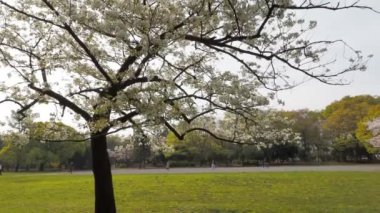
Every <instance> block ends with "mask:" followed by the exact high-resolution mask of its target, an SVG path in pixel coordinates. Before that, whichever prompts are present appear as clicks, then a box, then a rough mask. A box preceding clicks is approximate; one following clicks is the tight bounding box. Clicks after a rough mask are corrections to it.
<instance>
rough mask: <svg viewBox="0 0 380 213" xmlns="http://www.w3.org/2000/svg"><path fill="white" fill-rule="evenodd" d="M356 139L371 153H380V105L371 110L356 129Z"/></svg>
mask: <svg viewBox="0 0 380 213" xmlns="http://www.w3.org/2000/svg"><path fill="white" fill-rule="evenodd" d="M355 133H356V137H357V138H358V139H359V140H360V141H361V142H362V143H363V144H364V146H365V147H366V149H367V151H368V152H369V153H378V152H379V148H380V104H379V105H376V106H373V107H371V108H370V109H369V111H368V114H367V115H366V116H365V117H364V118H362V120H361V121H360V122H359V124H358V128H357V129H356V132H355Z"/></svg>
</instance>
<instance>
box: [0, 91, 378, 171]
mask: <svg viewBox="0 0 380 213" xmlns="http://www.w3.org/2000/svg"><path fill="white" fill-rule="evenodd" d="M275 115H276V116H277V117H276V118H272V119H271V123H265V121H264V120H261V122H262V123H261V125H258V126H260V128H264V129H255V130H252V129H251V128H247V127H246V126H242V128H241V129H242V131H241V132H234V133H233V134H236V135H238V136H236V137H241V140H243V139H244V138H245V139H246V140H247V141H248V142H247V143H246V144H240V143H224V142H222V141H220V140H217V139H215V138H214V137H212V136H210V135H209V134H207V133H202V132H192V133H190V134H188V135H187V136H186V137H185V138H184V140H182V141H181V140H179V139H178V138H177V137H176V136H175V134H174V133H173V132H171V131H169V130H167V129H164V130H159V131H158V132H159V134H158V135H157V134H144V133H140V132H138V131H135V132H134V134H131V135H128V136H121V135H112V136H109V137H108V152H109V155H110V159H111V163H112V164H113V166H114V167H139V168H143V167H146V166H149V167H151V166H163V165H165V163H166V162H167V161H170V162H171V165H172V166H209V165H210V164H211V162H212V161H214V162H216V163H217V164H218V165H223V166H237V165H258V164H260V163H262V162H269V163H273V164H283V163H295V162H298V163H302V162H305V163H320V162H324V161H343V162H373V161H376V160H378V157H379V156H378V153H379V149H378V148H376V146H374V145H372V144H373V141H372V144H371V143H370V142H371V140H372V139H375V138H376V135H373V134H372V132H371V131H370V130H369V128H368V125H367V124H368V123H369V122H370V121H373V120H376V119H378V118H379V117H380V97H373V96H369V95H362V96H355V97H349V96H347V97H344V98H343V99H341V100H339V101H335V102H333V103H331V104H330V105H328V106H327V107H326V108H325V109H324V110H322V111H310V110H307V109H304V110H296V111H276V112H275ZM265 116H266V117H268V113H265ZM200 122H203V123H204V124H203V125H207V126H208V127H209V128H210V127H211V128H213V129H219V130H218V131H229V129H232V128H229V127H231V125H243V122H242V121H236V120H234V119H233V118H232V117H228V116H225V117H224V118H223V119H217V118H211V117H210V118H207V119H203V120H202V121H200ZM183 125H185V123H179V124H178V125H177V128H179V129H181V126H183ZM253 125H254V124H253ZM289 127H290V129H291V131H289ZM183 128H185V127H183ZM265 128H267V129H265ZM284 130H287V131H288V133H286V134H285V133H282V134H280V136H273V135H275V134H274V133H276V132H281V131H284ZM255 131H256V132H255ZM231 134H232V133H231ZM249 134H252V135H254V137H251V136H250V137H248V135H249ZM260 134H266V137H265V140H263V138H261V137H259V136H258V135H260ZM84 137H85V135H83V134H81V133H79V132H77V131H76V130H75V129H73V128H71V127H69V126H66V125H64V124H62V123H52V122H33V123H32V124H31V125H29V127H28V128H27V130H26V131H24V133H20V132H6V133H3V134H2V135H1V139H0V163H1V164H2V165H3V166H4V168H5V169H6V170H10V169H11V170H14V171H19V170H20V169H22V170H26V171H28V170H39V171H43V170H45V169H50V170H51V169H55V170H65V169H66V170H69V169H71V168H74V169H90V168H91V152H90V145H89V144H88V143H86V142H77V141H76V140H75V139H81V138H84ZM286 137H288V138H286ZM43 138H57V139H62V138H70V139H72V140H71V141H70V140H68V141H59V142H52V141H49V142H46V141H44V140H43ZM258 138H259V139H258ZM253 140H256V142H257V141H258V140H261V142H258V143H256V144H255V145H252V144H250V143H249V141H253Z"/></svg>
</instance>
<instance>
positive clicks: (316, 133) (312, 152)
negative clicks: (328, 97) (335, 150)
mask: <svg viewBox="0 0 380 213" xmlns="http://www.w3.org/2000/svg"><path fill="white" fill-rule="evenodd" d="M282 114H283V116H286V117H288V118H289V119H291V120H293V123H292V125H291V127H292V129H293V130H294V131H295V132H297V133H299V134H300V136H301V143H300V146H301V147H300V150H299V151H300V152H299V155H300V157H301V159H303V160H306V161H308V160H311V159H312V158H317V159H318V158H321V157H323V156H321V153H322V152H323V151H324V150H326V149H327V148H328V146H329V144H328V141H326V139H325V138H324V133H323V129H322V119H323V118H322V115H321V114H320V112H315V111H309V110H298V111H288V112H282Z"/></svg>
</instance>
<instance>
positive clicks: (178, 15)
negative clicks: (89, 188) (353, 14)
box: [0, 0, 370, 212]
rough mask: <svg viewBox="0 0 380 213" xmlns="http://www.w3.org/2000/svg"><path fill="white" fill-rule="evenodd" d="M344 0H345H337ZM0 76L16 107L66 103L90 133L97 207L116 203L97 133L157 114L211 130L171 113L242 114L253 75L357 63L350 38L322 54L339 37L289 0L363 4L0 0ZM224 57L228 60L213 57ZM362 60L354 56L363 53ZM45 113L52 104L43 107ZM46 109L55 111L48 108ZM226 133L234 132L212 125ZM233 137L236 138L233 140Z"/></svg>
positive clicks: (153, 121)
mask: <svg viewBox="0 0 380 213" xmlns="http://www.w3.org/2000/svg"><path fill="white" fill-rule="evenodd" d="M345 2H346V1H345ZM0 5H1V7H0V16H1V18H0V61H1V63H2V64H3V65H4V66H5V71H4V72H8V73H9V75H8V76H9V79H8V80H7V81H6V82H2V83H1V88H0V90H1V91H2V92H3V93H4V94H5V96H6V97H5V99H4V100H2V101H0V102H13V103H15V104H16V105H17V106H18V107H20V108H19V109H18V111H17V112H18V113H19V114H20V118H22V116H23V115H24V112H25V111H26V110H28V109H32V108H36V107H38V106H39V105H40V104H46V103H47V104H50V105H56V106H57V108H61V112H60V113H58V112H57V113H56V114H62V115H64V114H67V113H65V110H68V111H69V112H70V113H72V114H75V118H76V119H77V122H78V123H79V124H81V125H82V126H84V128H87V129H88V130H89V134H90V138H89V139H90V140H91V147H92V156H93V158H92V159H93V173H94V178H95V212H115V211H116V207H115V200H114V193H113V186H112V176H111V168H110V163H109V158H108V154H107V145H106V135H107V134H110V133H112V132H115V131H118V130H121V129H126V128H129V127H132V126H140V128H142V129H143V128H147V127H149V126H153V125H161V124H162V125H165V126H167V128H169V129H170V130H171V131H172V132H173V133H174V134H175V135H176V136H177V137H178V138H180V139H182V138H183V137H184V135H186V134H187V133H190V132H193V131H203V132H206V133H208V134H211V135H213V136H216V134H214V133H212V130H210V129H207V128H204V127H197V126H193V125H189V128H188V129H187V130H185V131H184V132H179V131H177V130H176V129H175V128H174V125H173V124H174V123H176V122H178V121H181V120H182V121H185V122H187V123H189V124H191V123H193V121H195V120H196V119H197V118H199V117H201V116H203V115H206V114H209V113H214V112H217V111H227V112H230V113H234V114H236V115H238V116H242V117H245V118H247V119H254V118H252V117H250V110H252V108H255V107H257V106H261V105H263V101H264V98H262V97H261V96H260V95H258V93H257V89H258V88H259V87H265V88H268V89H271V90H279V89H286V88H289V87H292V86H294V84H296V83H297V82H293V81H292V80H289V79H288V77H289V75H292V76H293V74H294V73H298V74H301V75H306V76H307V77H308V78H315V79H317V80H319V81H321V82H323V83H327V84H342V83H344V82H342V81H341V79H339V78H336V77H337V76H339V75H341V74H344V73H347V72H351V71H356V70H364V69H365V65H364V62H365V59H363V57H362V56H361V55H360V52H358V51H355V50H353V49H351V48H346V49H345V51H344V54H345V55H344V59H345V60H346V59H348V60H347V61H342V62H346V66H345V67H344V68H343V69H341V70H338V69H333V70H331V69H329V68H328V67H329V65H331V64H332V63H333V62H334V61H336V59H335V58H334V59H331V58H329V57H324V54H325V53H326V52H327V50H328V49H329V48H342V47H343V46H346V45H345V43H344V42H342V41H340V40H336V41H311V40H308V39H307V38H308V36H307V33H308V31H309V30H311V29H313V28H314V27H315V26H316V22H315V21H311V22H308V23H306V22H305V21H304V20H302V19H298V18H297V16H296V13H295V11H297V10H310V9H327V10H339V9H348V8H366V9H370V8H368V7H363V6H359V5H357V2H354V3H351V4H350V3H345V4H344V3H340V4H339V3H337V4H331V3H329V2H326V3H324V2H323V1H322V2H321V1H313V0H305V1H295V2H293V1H291V0H242V1H237V0H141V1H138V0H80V1H73V0H0ZM227 59H228V60H233V61H235V62H237V63H238V64H240V65H241V69H240V70H239V71H237V72H231V70H228V69H224V70H223V69H218V67H217V66H216V64H218V63H220V62H221V61H223V60H227ZM363 60H364V61H363ZM53 114H54V113H53ZM53 116H54V115H53ZM216 137H217V138H219V139H221V140H225V141H233V139H234V138H233V137H226V136H216ZM233 142H236V141H233Z"/></svg>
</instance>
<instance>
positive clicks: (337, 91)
mask: <svg viewBox="0 0 380 213" xmlns="http://www.w3.org/2000/svg"><path fill="white" fill-rule="evenodd" d="M361 4H362V5H367V6H371V7H373V8H374V9H376V10H377V11H380V1H379V0H362V1H361ZM305 18H308V19H311V20H317V22H318V25H317V28H316V30H315V38H318V39H326V40H335V39H342V40H344V41H346V42H347V43H348V44H349V45H350V46H352V47H353V48H354V49H358V50H362V51H363V55H364V56H367V55H369V54H374V57H373V58H372V59H371V60H370V62H369V63H368V69H367V71H366V72H356V73H352V74H348V75H345V76H343V78H344V79H347V80H349V81H351V82H352V83H351V84H350V85H347V86H329V85H324V84H322V83H320V82H317V81H316V80H313V81H309V82H306V83H304V84H303V85H300V86H298V87H296V88H294V89H291V90H287V91H282V92H279V93H278V97H279V99H282V100H284V101H285V105H284V106H275V107H276V108H281V109H303V108H309V109H312V110H321V109H323V108H324V107H325V106H327V105H328V104H330V103H331V102H333V101H335V100H339V99H341V98H342V97H344V96H347V95H349V96H355V95H361V94H370V95H377V96H379V95H380V14H377V13H374V12H370V11H368V10H359V9H354V10H345V11H336V12H331V11H322V10H318V11H307V16H305Z"/></svg>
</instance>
